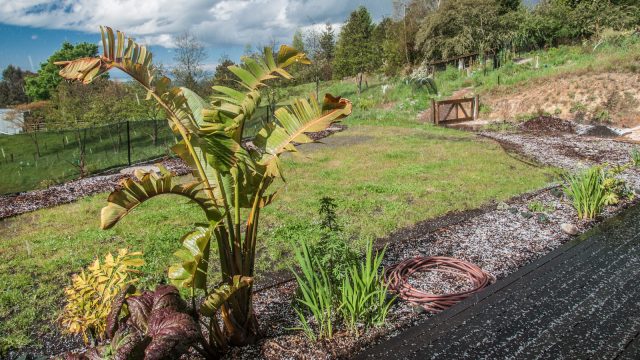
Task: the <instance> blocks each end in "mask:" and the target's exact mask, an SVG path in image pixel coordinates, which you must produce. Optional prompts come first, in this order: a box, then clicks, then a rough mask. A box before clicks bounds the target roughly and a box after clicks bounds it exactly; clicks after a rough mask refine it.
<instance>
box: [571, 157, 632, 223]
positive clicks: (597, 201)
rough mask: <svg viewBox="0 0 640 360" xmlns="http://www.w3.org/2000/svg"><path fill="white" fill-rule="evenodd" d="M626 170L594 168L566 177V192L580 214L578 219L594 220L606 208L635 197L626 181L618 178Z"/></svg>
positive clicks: (621, 167) (622, 167)
mask: <svg viewBox="0 0 640 360" xmlns="http://www.w3.org/2000/svg"><path fill="white" fill-rule="evenodd" d="M625 169H626V166H618V167H612V168H607V166H606V165H605V166H593V167H591V168H589V169H587V170H585V171H583V172H580V173H578V174H574V175H566V176H565V181H566V182H567V184H566V185H565V187H564V191H565V194H566V195H567V196H568V197H569V199H571V201H572V205H573V207H574V208H575V209H576V211H577V212H578V218H580V219H593V218H595V217H596V216H597V215H598V214H600V213H601V212H602V210H603V209H604V207H605V206H609V205H614V204H617V203H618V202H619V201H620V199H622V198H625V197H626V198H632V197H633V196H634V195H633V193H632V192H631V191H629V189H628V188H627V186H626V184H625V182H624V180H621V179H619V178H617V175H618V174H620V173H621V172H622V171H624V170H625Z"/></svg>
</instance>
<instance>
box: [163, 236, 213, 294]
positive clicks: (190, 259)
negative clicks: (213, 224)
mask: <svg viewBox="0 0 640 360" xmlns="http://www.w3.org/2000/svg"><path fill="white" fill-rule="evenodd" d="M180 242H181V243H182V246H183V247H184V248H183V249H180V250H178V251H176V252H175V253H174V255H175V256H176V257H178V258H179V259H180V260H182V262H181V263H179V264H175V265H172V266H171V267H169V271H168V276H169V279H170V280H171V283H172V284H174V285H175V286H177V287H179V288H194V289H202V290H206V289H207V269H208V267H209V255H210V253H211V252H210V243H211V231H210V229H206V228H203V227H198V228H196V230H194V231H192V232H190V233H188V234H187V235H185V236H183V237H182V239H181V240H180Z"/></svg>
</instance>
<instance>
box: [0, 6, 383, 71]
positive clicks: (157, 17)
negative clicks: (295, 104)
mask: <svg viewBox="0 0 640 360" xmlns="http://www.w3.org/2000/svg"><path fill="white" fill-rule="evenodd" d="M359 5H365V6H367V8H369V10H370V11H371V13H372V16H373V17H374V19H375V20H379V19H381V18H382V17H383V16H390V15H392V12H393V9H392V8H393V7H392V1H391V0H368V1H366V0H323V1H319V0H180V1H179V0H106V1H105V0H0V49H2V50H1V52H0V69H3V68H5V67H6V66H7V65H9V64H14V65H17V66H19V67H21V68H23V69H27V70H32V69H33V70H37V69H38V68H39V64H40V63H41V62H43V61H45V60H46V59H47V57H48V56H49V55H50V54H51V53H52V52H54V51H55V50H56V49H58V48H59V47H60V44H61V43H62V42H63V41H69V42H72V43H77V42H82V41H87V42H95V43H98V41H99V38H100V36H99V33H98V31H99V25H109V26H112V27H114V28H116V29H120V30H122V31H124V32H125V33H127V35H131V36H134V37H135V38H136V39H137V40H138V41H139V42H142V43H145V44H147V45H149V46H150V47H151V49H152V50H153V52H154V59H156V60H158V61H160V62H162V63H163V64H165V65H166V66H169V67H170V66H171V65H172V63H173V54H172V47H173V39H174V37H175V36H176V35H178V34H180V33H182V32H184V31H185V30H188V31H190V32H192V33H193V34H194V35H196V36H197V37H198V38H199V40H200V41H201V42H203V43H204V44H205V46H206V50H207V54H208V58H207V60H206V68H207V69H209V70H212V69H213V68H214V67H215V65H216V64H217V62H218V59H219V58H220V57H221V56H223V55H226V56H229V57H230V58H231V59H233V60H237V59H238V58H239V57H240V55H241V54H242V53H243V52H244V49H245V47H246V46H248V45H250V46H252V47H256V46H260V45H264V44H268V43H272V42H276V43H290V42H291V36H292V35H293V33H294V31H295V30H296V29H303V30H304V29H307V28H309V27H313V26H319V25H320V24H324V23H327V22H328V23H332V24H339V23H342V22H343V21H344V20H345V19H346V18H347V17H348V15H349V13H350V12H351V11H352V10H354V9H355V8H357V7H358V6H359Z"/></svg>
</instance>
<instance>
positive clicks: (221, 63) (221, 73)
mask: <svg viewBox="0 0 640 360" xmlns="http://www.w3.org/2000/svg"><path fill="white" fill-rule="evenodd" d="M235 64H236V63H234V62H233V61H232V60H231V59H229V57H228V56H226V55H223V56H222V57H220V59H219V60H218V66H216V70H215V72H214V74H213V83H214V84H215V85H222V86H227V87H230V88H234V89H239V86H238V83H237V82H236V81H235V75H233V73H232V72H231V70H229V66H234V65H235Z"/></svg>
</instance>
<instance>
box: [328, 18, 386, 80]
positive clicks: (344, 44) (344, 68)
mask: <svg viewBox="0 0 640 360" xmlns="http://www.w3.org/2000/svg"><path fill="white" fill-rule="evenodd" d="M374 29H375V25H374V24H373V22H372V21H371V15H369V11H368V10H367V8H365V7H364V6H360V7H359V8H358V9H356V10H355V11H353V12H352V13H351V15H350V16H349V19H348V20H347V22H346V23H345V25H344V27H343V28H342V31H341V32H340V36H339V38H338V43H337V45H336V55H335V60H334V70H335V72H336V75H338V76H339V77H345V76H354V75H357V76H358V91H362V76H363V74H364V73H365V72H367V71H373V70H376V69H377V66H379V63H380V54H379V53H377V52H376V46H375V44H374V41H375V40H374V34H373V32H374Z"/></svg>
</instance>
